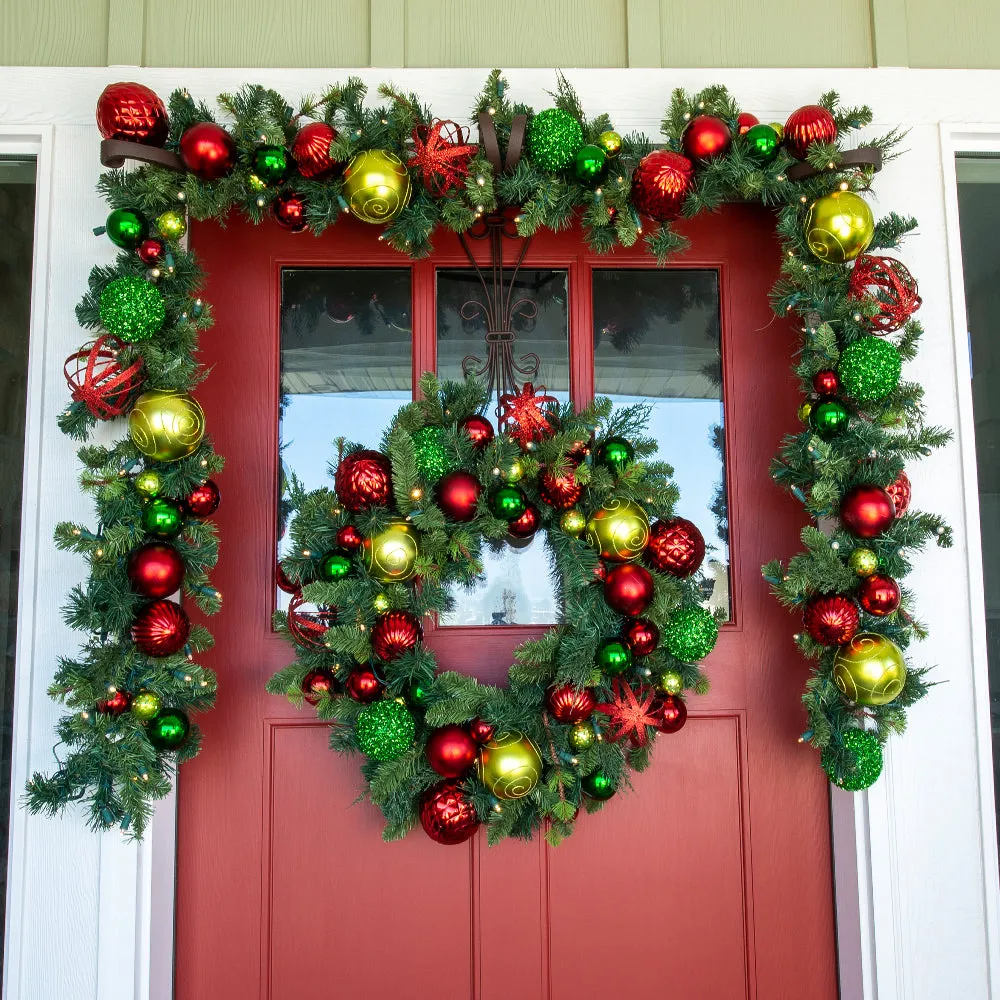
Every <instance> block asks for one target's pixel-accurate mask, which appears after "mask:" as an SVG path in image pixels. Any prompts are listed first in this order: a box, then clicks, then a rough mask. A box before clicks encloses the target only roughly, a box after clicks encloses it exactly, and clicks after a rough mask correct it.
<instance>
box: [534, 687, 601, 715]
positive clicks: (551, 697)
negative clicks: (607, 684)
mask: <svg viewBox="0 0 1000 1000" xmlns="http://www.w3.org/2000/svg"><path fill="white" fill-rule="evenodd" d="M545 701H546V704H547V705H548V706H549V711H550V712H551V713H552V718H553V719H556V720H557V721H558V722H565V723H573V722H585V721H586V720H587V719H589V718H590V716H591V714H592V713H593V711H594V708H595V707H596V705H597V699H596V698H595V697H594V692H593V691H592V690H591V689H590V688H577V687H573V686H572V685H571V684H564V685H562V687H552V688H549V691H548V694H547V695H546V696H545Z"/></svg>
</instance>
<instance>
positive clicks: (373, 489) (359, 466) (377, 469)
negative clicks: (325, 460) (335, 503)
mask: <svg viewBox="0 0 1000 1000" xmlns="http://www.w3.org/2000/svg"><path fill="white" fill-rule="evenodd" d="M334 487H335V488H336V490H337V496H338V497H339V498H340V502H341V503H342V504H343V505H344V506H345V507H346V508H347V509H348V510H350V511H353V512H354V513H357V512H358V511H362V510H365V509H366V508H367V507H378V506H384V505H385V504H387V503H388V502H389V498H390V497H391V496H392V466H391V465H390V463H389V459H388V458H387V457H386V456H385V455H383V454H382V453H381V452H378V451H355V452H352V453H351V454H350V455H345V456H344V457H343V458H342V459H341V460H340V464H339V465H338V466H337V474H336V476H335V477H334Z"/></svg>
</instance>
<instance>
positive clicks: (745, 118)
mask: <svg viewBox="0 0 1000 1000" xmlns="http://www.w3.org/2000/svg"><path fill="white" fill-rule="evenodd" d="M759 124H760V119H759V118H758V117H757V116H756V115H752V114H750V112H749V111H741V112H740V113H739V114H738V115H737V116H736V131H737V132H739V134H740V135H746V134H747V132H749V131H750V129H752V128H753V127H754V125H759Z"/></svg>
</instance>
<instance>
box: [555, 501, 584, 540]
mask: <svg viewBox="0 0 1000 1000" xmlns="http://www.w3.org/2000/svg"><path fill="white" fill-rule="evenodd" d="M559 527H560V528H562V530H563V531H565V532H566V534H567V535H569V536H570V537H571V538H579V537H580V536H581V535H582V534H583V533H584V531H585V530H586V528H587V518H586V517H585V516H584V513H583V511H581V510H577V509H576V508H575V507H571V508H570V509H569V510H564V511H563V513H562V516H561V517H560V518H559Z"/></svg>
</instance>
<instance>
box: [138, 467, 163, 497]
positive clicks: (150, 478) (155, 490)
mask: <svg viewBox="0 0 1000 1000" xmlns="http://www.w3.org/2000/svg"><path fill="white" fill-rule="evenodd" d="M162 489H163V477H162V476H161V475H160V474H159V473H158V472H154V471H153V470H152V469H147V470H146V471H145V472H140V473H139V475H138V476H136V477H135V491H136V493H138V494H139V496H141V497H145V498H146V499H147V500H151V499H152V498H153V497H155V496H158V495H159V492H160V490H162Z"/></svg>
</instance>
